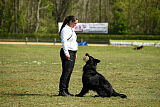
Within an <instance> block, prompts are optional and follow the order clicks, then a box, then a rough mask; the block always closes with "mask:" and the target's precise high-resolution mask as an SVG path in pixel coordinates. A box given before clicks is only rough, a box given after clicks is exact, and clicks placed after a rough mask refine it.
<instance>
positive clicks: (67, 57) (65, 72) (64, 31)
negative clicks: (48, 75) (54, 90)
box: [59, 16, 78, 96]
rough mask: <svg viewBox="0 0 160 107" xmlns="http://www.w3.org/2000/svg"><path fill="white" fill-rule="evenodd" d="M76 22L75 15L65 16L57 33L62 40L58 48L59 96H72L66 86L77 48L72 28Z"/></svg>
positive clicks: (67, 85)
mask: <svg viewBox="0 0 160 107" xmlns="http://www.w3.org/2000/svg"><path fill="white" fill-rule="evenodd" d="M77 23H78V19H77V18H76V17H75V16H67V17H66V18H65V20H64V22H63V24H62V27H61V29H60V33H59V34H60V36H61V42H62V48H61V50H60V57H61V61H62V75H61V78H60V84H59V96H73V95H72V94H70V93H69V91H68V87H69V81H70V77H71V74H72V71H73V68H74V64H75V59H76V52H77V50H78V44H77V35H76V33H75V32H74V29H73V28H74V27H75V26H76V24H77Z"/></svg>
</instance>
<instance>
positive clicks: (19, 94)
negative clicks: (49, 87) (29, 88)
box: [2, 93, 58, 97]
mask: <svg viewBox="0 0 160 107" xmlns="http://www.w3.org/2000/svg"><path fill="white" fill-rule="evenodd" d="M2 95H11V96H49V97H53V96H55V97H57V96H58V95H50V94H22V93H3V94H2Z"/></svg>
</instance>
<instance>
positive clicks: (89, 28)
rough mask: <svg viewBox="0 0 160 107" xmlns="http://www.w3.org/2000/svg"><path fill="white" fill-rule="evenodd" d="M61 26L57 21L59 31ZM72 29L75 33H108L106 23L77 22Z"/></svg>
mask: <svg viewBox="0 0 160 107" xmlns="http://www.w3.org/2000/svg"><path fill="white" fill-rule="evenodd" d="M61 26H62V22H59V23H58V28H59V31H60V28H61ZM74 29H75V32H76V33H108V23H78V24H77V25H76V26H75V28H74Z"/></svg>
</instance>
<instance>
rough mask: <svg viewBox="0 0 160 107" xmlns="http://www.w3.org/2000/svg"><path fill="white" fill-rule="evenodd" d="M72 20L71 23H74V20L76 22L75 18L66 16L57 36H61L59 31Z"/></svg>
mask: <svg viewBox="0 0 160 107" xmlns="http://www.w3.org/2000/svg"><path fill="white" fill-rule="evenodd" d="M71 20H72V22H75V21H76V20H78V19H77V18H76V17H75V16H67V17H66V18H65V19H64V21H63V24H62V26H61V29H60V32H59V36H60V35H61V31H62V29H63V28H64V27H65V25H66V24H69V22H70V21H71Z"/></svg>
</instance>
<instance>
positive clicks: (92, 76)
mask: <svg viewBox="0 0 160 107" xmlns="http://www.w3.org/2000/svg"><path fill="white" fill-rule="evenodd" d="M86 56H88V57H89V60H88V61H87V62H86V64H85V65H84V67H83V76H82V82H83V88H82V90H81V92H80V93H79V94H77V95H76V96H79V97H83V96H84V95H85V94H86V93H87V92H88V91H89V90H93V91H96V92H97V94H98V95H99V96H101V97H111V96H114V97H116V96H120V97H121V98H127V96H126V95H124V94H120V93H117V92H116V91H115V90H114V89H113V88H112V85H111V84H110V83H109V82H108V80H106V79H105V77H104V76H102V75H101V74H100V73H98V72H97V71H96V66H97V63H99V62H100V60H98V59H94V58H93V57H92V56H90V55H89V54H88V53H86Z"/></svg>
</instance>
